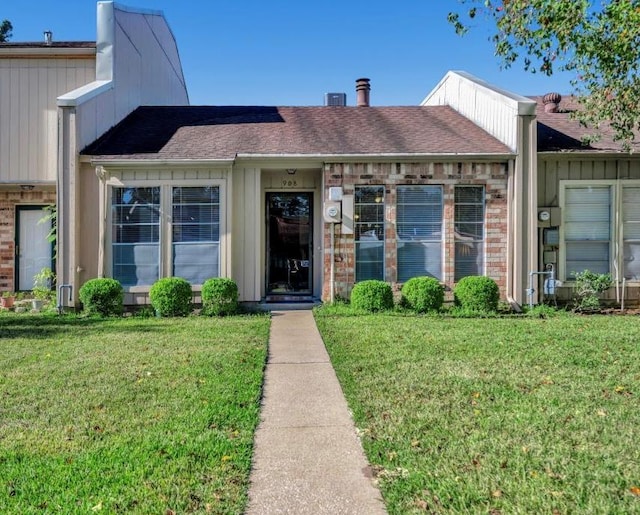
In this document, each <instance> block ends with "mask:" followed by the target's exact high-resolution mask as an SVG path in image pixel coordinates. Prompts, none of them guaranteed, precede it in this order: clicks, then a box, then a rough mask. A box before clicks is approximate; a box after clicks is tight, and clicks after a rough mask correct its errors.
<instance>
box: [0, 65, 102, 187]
mask: <svg viewBox="0 0 640 515" xmlns="http://www.w3.org/2000/svg"><path fill="white" fill-rule="evenodd" d="M94 79H95V57H94V56H85V57H83V58H59V57H57V58H42V59H39V58H9V57H4V58H2V59H0V181H1V182H13V183H21V182H43V181H48V182H53V181H55V179H56V166H57V158H56V155H57V144H58V141H57V134H58V131H57V124H58V116H57V107H56V98H57V97H58V96H59V95H61V94H63V93H65V92H67V91H69V90H72V89H74V88H77V87H79V86H82V85H84V84H87V83H89V82H92V81H93V80H94Z"/></svg>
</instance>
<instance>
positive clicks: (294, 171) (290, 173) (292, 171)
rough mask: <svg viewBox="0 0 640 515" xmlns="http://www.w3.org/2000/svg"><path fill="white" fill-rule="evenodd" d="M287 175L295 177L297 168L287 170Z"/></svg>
mask: <svg viewBox="0 0 640 515" xmlns="http://www.w3.org/2000/svg"><path fill="white" fill-rule="evenodd" d="M287 173H288V174H289V175H295V174H296V169H295V168H287Z"/></svg>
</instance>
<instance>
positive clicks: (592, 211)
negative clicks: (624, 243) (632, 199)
mask: <svg viewBox="0 0 640 515" xmlns="http://www.w3.org/2000/svg"><path fill="white" fill-rule="evenodd" d="M611 196H612V195H611V187H610V186H568V187H567V188H566V189H565V201H564V243H565V252H566V260H565V271H566V275H567V277H571V278H573V277H575V274H576V273H577V272H583V271H584V270H590V271H591V272H595V273H598V274H606V273H609V271H610V256H611V201H612V198H611Z"/></svg>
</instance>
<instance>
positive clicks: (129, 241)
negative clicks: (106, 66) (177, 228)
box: [111, 186, 160, 287]
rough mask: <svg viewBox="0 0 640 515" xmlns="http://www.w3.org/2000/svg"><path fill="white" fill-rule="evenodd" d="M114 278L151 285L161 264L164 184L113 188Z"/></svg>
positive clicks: (121, 281)
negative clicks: (161, 202)
mask: <svg viewBox="0 0 640 515" xmlns="http://www.w3.org/2000/svg"><path fill="white" fill-rule="evenodd" d="M111 238H112V247H111V253H112V272H113V278H114V279H117V280H118V281H120V283H121V284H122V285H123V286H125V287H128V286H137V285H149V284H153V283H154V282H155V281H157V280H158V277H159V269H160V268H159V267H160V187H158V186H156V187H152V188H113V190H112V196H111Z"/></svg>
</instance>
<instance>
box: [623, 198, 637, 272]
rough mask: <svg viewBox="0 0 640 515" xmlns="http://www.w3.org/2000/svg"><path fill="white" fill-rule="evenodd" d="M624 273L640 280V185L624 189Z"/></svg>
mask: <svg viewBox="0 0 640 515" xmlns="http://www.w3.org/2000/svg"><path fill="white" fill-rule="evenodd" d="M622 220H623V229H622V231H623V274H624V277H625V278H626V279H630V280H632V281H637V280H640V187H637V186H627V187H623V189H622Z"/></svg>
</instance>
